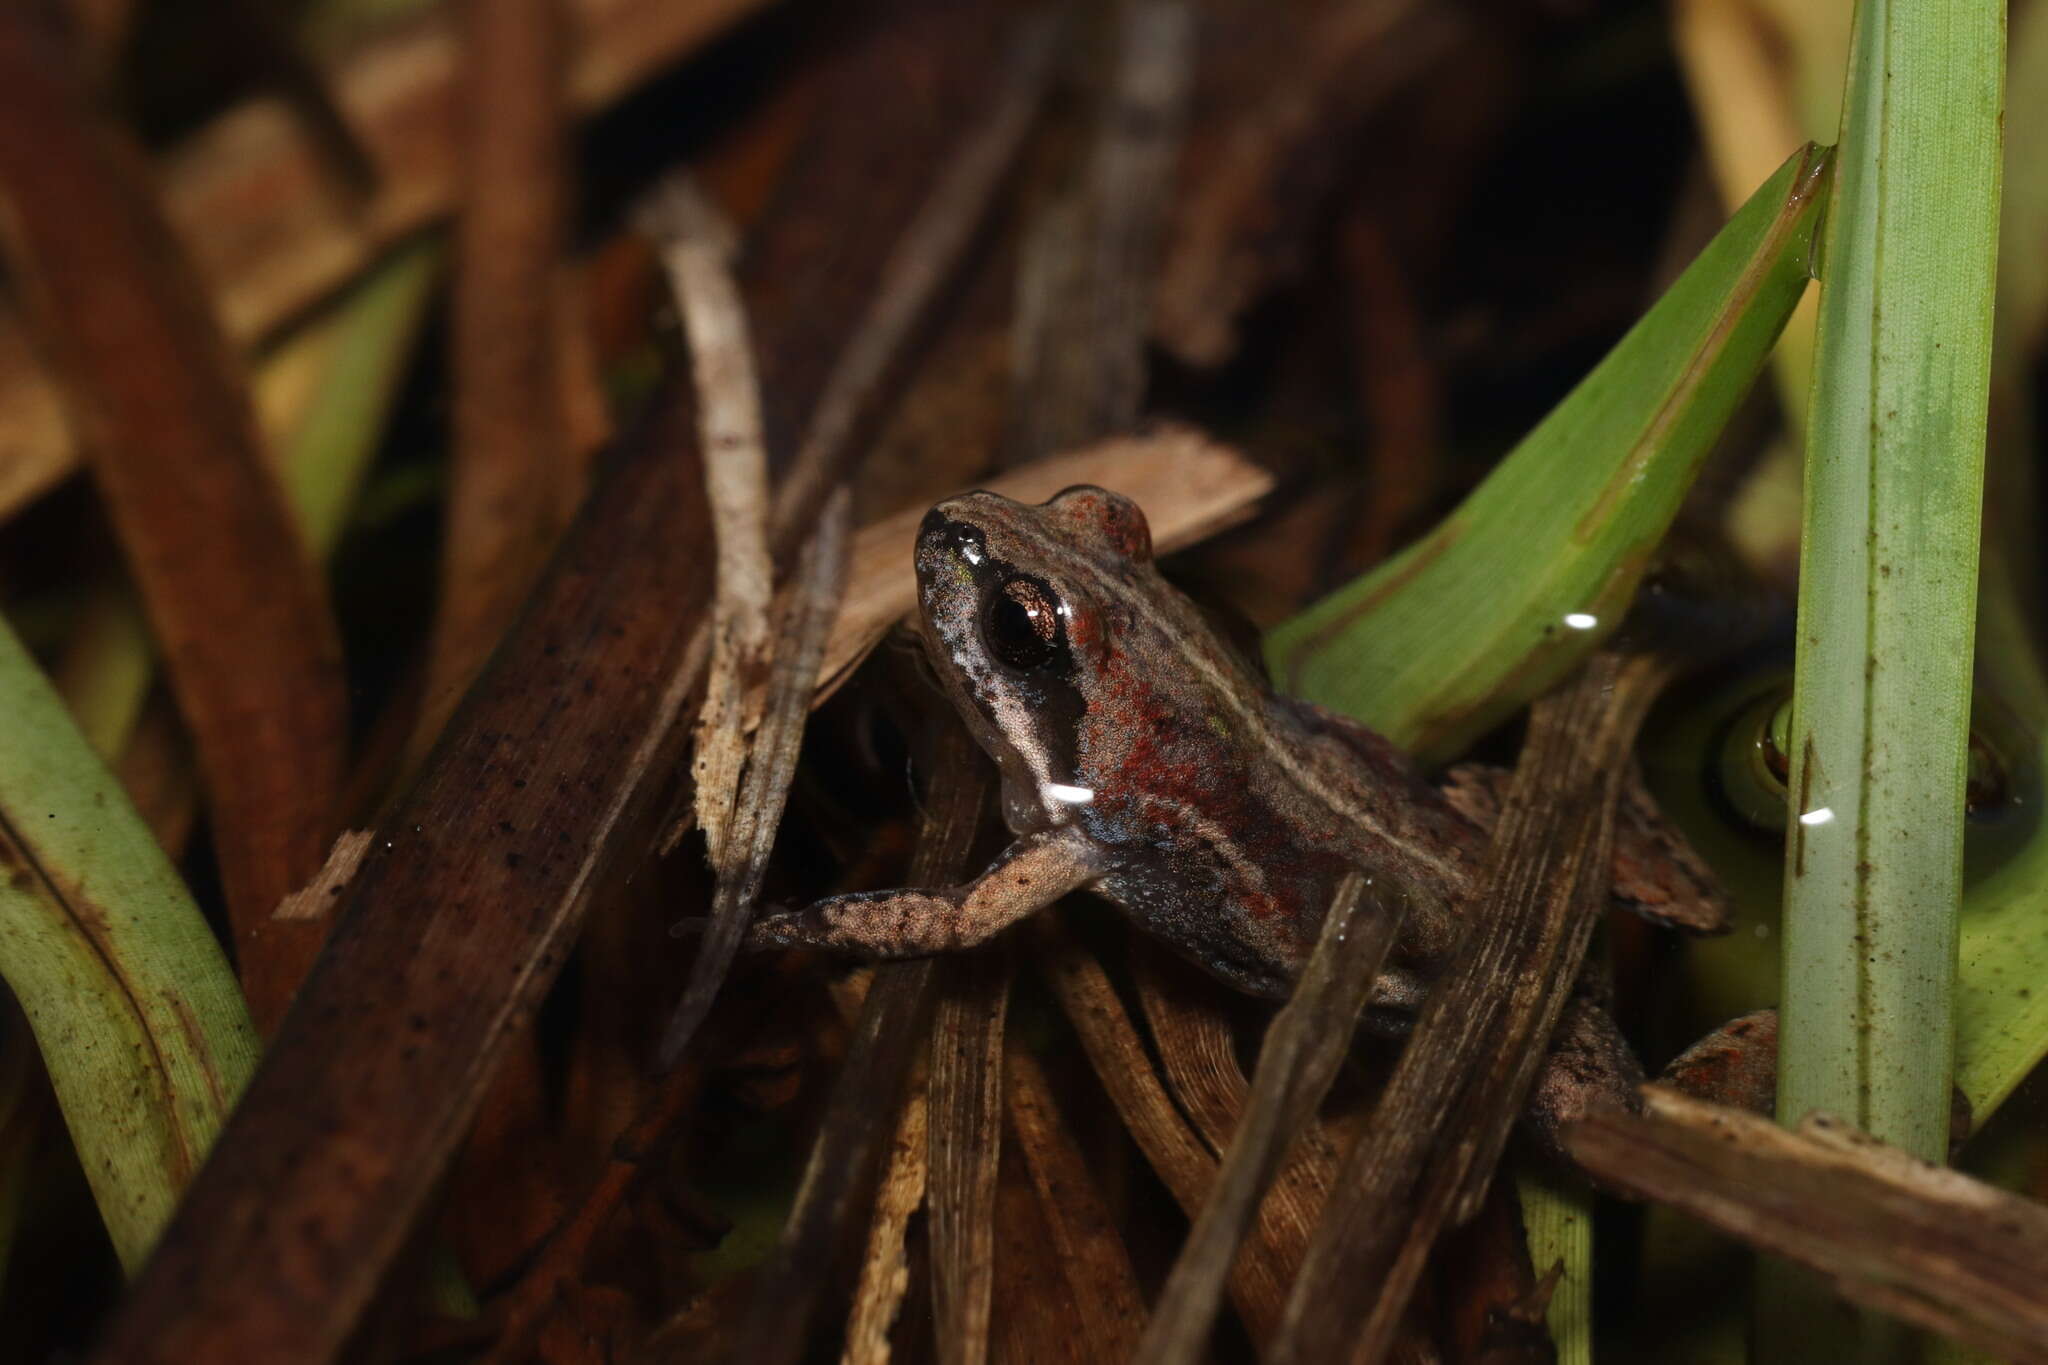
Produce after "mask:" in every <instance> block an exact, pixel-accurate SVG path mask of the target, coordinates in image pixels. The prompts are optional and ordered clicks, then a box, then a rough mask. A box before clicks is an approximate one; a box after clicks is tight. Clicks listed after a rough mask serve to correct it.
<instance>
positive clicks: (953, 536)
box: [917, 503, 987, 564]
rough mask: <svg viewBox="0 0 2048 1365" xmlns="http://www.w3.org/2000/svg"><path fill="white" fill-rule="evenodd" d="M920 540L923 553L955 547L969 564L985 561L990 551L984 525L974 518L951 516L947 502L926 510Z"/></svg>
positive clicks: (919, 544) (932, 552)
mask: <svg viewBox="0 0 2048 1365" xmlns="http://www.w3.org/2000/svg"><path fill="white" fill-rule="evenodd" d="M917 543H918V547H919V551H920V554H935V553H938V554H942V553H944V552H946V551H952V552H954V553H957V554H958V555H959V556H960V557H961V558H963V559H965V560H966V561H967V562H968V563H969V564H979V563H981V561H982V560H983V558H984V557H985V556H986V551H987V541H986V539H985V538H984V537H983V536H982V533H981V528H980V527H979V526H976V525H975V524H974V523H972V522H967V521H960V520H958V519H957V518H954V517H950V516H947V515H946V504H944V503H941V504H940V505H939V506H937V507H934V508H933V509H932V510H931V511H929V512H927V513H925V514H924V523H923V524H922V525H921V526H920V527H919V528H918V532H917Z"/></svg>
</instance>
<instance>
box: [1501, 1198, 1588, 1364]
mask: <svg viewBox="0 0 2048 1365" xmlns="http://www.w3.org/2000/svg"><path fill="white" fill-rule="evenodd" d="M1515 1186H1516V1189H1517V1191H1518V1193H1519V1194H1520V1196H1521V1200H1522V1223H1523V1226H1525V1227H1526V1228H1528V1230H1529V1231H1528V1236H1529V1261H1530V1264H1531V1265H1532V1266H1534V1268H1535V1270H1536V1278H1537V1280H1538V1282H1541V1281H1542V1279H1543V1277H1544V1276H1545V1275H1548V1274H1550V1273H1551V1271H1553V1270H1556V1271H1557V1272H1558V1278H1557V1283H1556V1285H1555V1286H1553V1288H1552V1289H1551V1292H1550V1305H1549V1307H1548V1309H1547V1310H1545V1313H1544V1317H1545V1320H1546V1321H1547V1323H1548V1325H1549V1327H1550V1339H1551V1341H1552V1342H1553V1343H1554V1344H1555V1345H1556V1346H1557V1365H1593V1191H1592V1189H1591V1187H1589V1186H1588V1185H1587V1184H1586V1183H1585V1182H1584V1181H1582V1180H1578V1179H1573V1178H1563V1179H1560V1178H1558V1177H1556V1176H1554V1175H1553V1174H1552V1173H1551V1172H1549V1171H1547V1170H1537V1169H1533V1168H1532V1169H1529V1170H1525V1171H1522V1172H1520V1173H1519V1174H1518V1175H1517V1177H1516V1180H1515Z"/></svg>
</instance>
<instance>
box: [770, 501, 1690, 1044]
mask: <svg viewBox="0 0 2048 1365" xmlns="http://www.w3.org/2000/svg"><path fill="white" fill-rule="evenodd" d="M916 565H917V581H918V594H919V605H920V608H921V612H920V615H921V620H922V625H923V630H924V637H925V644H926V648H927V650H928V652H929V653H930V656H931V658H932V661H933V663H934V664H935V666H936V668H937V671H938V673H939V675H940V677H941V678H942V679H943V680H944V683H945V686H946V689H947V691H948V693H949V694H950V695H951V697H952V700H953V703H954V705H955V706H956V707H957V708H958V709H959V711H960V714H961V715H962V716H963V717H964V718H965V719H966V722H967V724H968V725H969V726H970V727H971V728H972V730H973V732H974V735H975V738H976V739H977V740H978V741H979V743H980V744H981V746H982V748H983V749H985V750H986V751H987V752H988V753H989V755H990V756H991V757H993V758H994V760H995V762H996V764H997V766H998V768H999V769H1000V770H1001V774H1002V793H1003V814H1004V818H1005V820H1006V821H1007V822H1008V824H1009V826H1010V828H1011V830H1012V831H1013V832H1014V833H1015V834H1016V835H1017V839H1016V842H1015V843H1013V844H1011V845H1010V847H1009V848H1008V849H1006V850H1005V851H1004V852H1003V853H1002V854H1001V856H999V857H998V858H997V859H996V861H995V862H994V863H993V864H992V865H991V866H990V867H989V868H988V869H987V870H986V871H985V872H983V873H982V875H981V876H980V877H978V878H977V879H975V880H974V881H973V882H971V883H968V884H967V885H965V886H959V887H950V888H942V889H915V888H914V889H908V890H897V891H882V892H869V893H859V894H854V895H847V896H837V897H833V898H832V899H829V900H825V901H820V902H818V903H817V904H815V905H812V906H809V907H807V908H805V909H802V910H798V911H794V912H791V913H787V914H781V915H774V916H770V917H768V918H766V919H763V920H761V921H759V922H758V923H756V924H755V925H754V927H753V929H752V931H751V932H750V935H749V946H751V947H757V948H765V947H773V946H809V947H819V948H825V949H831V950H836V951H839V952H844V953H849V954H853V955H857V956H862V957H869V958H888V957H908V956H918V955H922V954H927V953H933V952H941V951H945V950H948V949H953V948H960V947H966V946H969V945H972V944H975V943H979V942H982V941H983V940H985V939H987V938H989V937H990V936H991V935H993V934H995V933H997V932H998V931H999V930H1001V929H1003V928H1004V927H1006V926H1008V925H1010V924H1012V923H1015V922H1016V921H1017V920H1019V919H1021V918H1023V917H1024V916H1026V915H1029V914H1031V913H1032V912H1033V911H1036V910H1038V909H1040V908H1042V907H1044V906H1046V905H1049V904H1051V903H1052V902H1053V901H1055V900H1057V899H1059V898H1060V897H1061V896H1063V895H1065V894H1066V893H1067V892H1069V891H1072V890H1075V889H1077V888H1081V887H1086V888H1088V889H1089V890H1091V891H1093V892H1095V893H1096V894H1097V895H1100V896H1102V897H1104V898H1105V899H1107V900H1109V901H1110V902H1112V903H1113V904H1115V905H1117V906H1118V907H1120V908H1121V909H1122V910H1123V912H1124V913H1125V914H1126V915H1128V916H1129V917H1130V918H1131V920H1132V921H1133V922H1134V923H1136V924H1137V925H1138V926H1139V927H1140V928H1142V929H1144V930H1145V931H1146V932H1148V933H1150V934H1153V935H1155V936H1156V937H1158V938H1159V939H1161V940H1163V941H1164V942H1166V943H1167V944H1169V945H1171V946H1172V947H1173V948H1174V949H1175V950H1177V951H1178V952H1179V953H1181V954H1182V955H1183V956H1185V957H1187V958H1188V959H1190V960H1191V961H1193V962H1195V963H1196V964H1198V965H1200V966H1201V967H1203V968H1204V969H1206V970H1207V971H1209V972H1211V973H1213V974H1214V975H1215V976H1217V977H1219V978H1221V979H1222V980H1224V981H1226V982H1228V983H1229V984H1231V985H1233V986H1235V987H1237V988H1238V989H1240V990H1243V991H1247V992H1250V993H1252V994H1255V995H1263V996H1284V995H1285V994H1287V992H1288V990H1289V989H1290V987H1291V985H1292V983H1293V981H1294V980H1295V978H1296V977H1297V976H1298V975H1299V973H1300V970H1301V967H1302V964H1303V963H1304V961H1305V960H1306V958H1307V955H1308V953H1309V950H1310V949H1311V948H1312V947H1313V945H1314V942H1315V937H1316V932H1317V929H1318V927H1319V925H1320V923H1321V920H1322V917H1323V914H1324V910H1325V907H1326V906H1328V904H1329V902H1330V899H1331V897H1332V895H1333V893H1334V892H1335V889H1336V886H1337V883H1338V882H1339V881H1340V880H1341V879H1342V877H1343V876H1344V874H1345V871H1346V869H1347V868H1349V867H1353V866H1356V867H1359V868H1362V869H1364V870H1365V871H1366V872H1367V874H1368V875H1370V876H1374V877H1383V878H1386V879H1389V880H1391V881H1392V882H1394V883H1395V884H1397V885H1399V886H1403V887H1409V888H1419V889H1420V890H1421V891H1423V892H1424V893H1425V894H1423V895H1421V896H1417V897H1411V898H1410V909H1409V913H1408V916H1407V919H1406V922H1405V923H1404V926H1403V930H1402V934H1401V939H1400V942H1399V944H1398V946H1397V949H1396V952H1395V956H1394V961H1393V963H1392V964H1391V966H1390V968H1389V970H1388V971H1387V972H1386V973H1385V974H1384V975H1383V976H1382V978H1381V980H1380V981H1379V982H1378V983H1377V986H1376V990H1375V1000H1374V1003H1375V1005H1376V1006H1377V1007H1379V1010H1381V1011H1384V1010H1387V1009H1393V1010H1397V1011H1403V1012H1405V1011H1406V1010H1407V1009H1410V1008H1412V1007H1413V1006H1414V1005H1415V1004H1417V1003H1419V998H1420V995H1421V992H1422V990H1423V989H1424V983H1425V982H1426V981H1427V980H1428V979H1429V978H1430V977H1431V976H1432V975H1433V969H1434V968H1436V967H1437V966H1438V965H1439V964H1440V963H1441V962H1442V960H1443V959H1444V957H1445V956H1446V955H1447V954H1448V952H1449V950H1450V948H1451V947H1452V946H1453V943H1454V941H1455V938H1456V933H1455V927H1456V916H1457V914H1458V912H1459V908H1460V907H1461V905H1462V903H1463V902H1464V901H1465V900H1466V898H1467V895H1468V893H1469V891H1470V889H1471V887H1472V885H1473V884H1474V881H1475V879H1476V877H1477V873H1478V870H1479V862H1480V859H1481V857H1482V856H1483V854H1484V851H1485V846H1486V839H1487V829H1486V825H1485V823H1482V821H1485V820H1486V817H1487V815H1488V813H1489V811H1490V808H1491V804H1492V803H1491V799H1490V796H1491V794H1490V793H1489V792H1488V791H1487V781H1486V779H1485V778H1483V777H1474V776H1473V775H1472V774H1471V773H1469V772H1468V773H1467V774H1465V775H1463V777H1462V778H1460V779H1459V780H1455V781H1454V782H1453V783H1452V784H1451V787H1450V794H1448V795H1447V794H1446V792H1445V791H1440V790H1439V789H1438V788H1437V787H1435V786H1432V785H1431V784H1430V783H1429V782H1427V781H1425V780H1424V779H1423V778H1422V777H1421V775H1420V774H1419V773H1418V772H1417V771H1416V770H1415V769H1414V767H1413V766H1412V765H1411V764H1410V762H1409V761H1408V759H1407V758H1406V757H1405V756H1404V755H1403V754H1402V753H1401V752H1400V751H1399V750H1397V749H1396V748H1395V747H1394V746H1393V745H1392V744H1390V743H1389V742H1387V741H1386V740H1384V739H1382V738H1380V737H1379V736H1377V735H1375V734H1373V733H1372V732H1370V731H1368V730H1366V729H1364V728H1363V727H1361V726H1358V725H1356V724H1353V723H1351V722H1349V721H1346V720H1344V719H1342V718H1340V717H1337V716H1334V715H1332V714H1330V713H1328V712H1325V711H1322V710H1320V709H1318V708H1316V707H1314V706H1311V705H1309V704H1307V703H1305V702H1300V701H1295V700H1292V699H1289V698H1285V697H1281V696H1276V695H1275V694H1274V693H1273V692H1272V691H1271V690H1270V689H1269V688H1268V687H1267V685H1266V681H1265V679H1264V678H1263V677H1262V676H1260V674H1259V673H1258V672H1257V670H1256V669H1255V668H1254V667H1253V666H1252V665H1250V664H1249V663H1248V662H1246V661H1245V659H1244V658H1243V657H1242V656H1241V655H1240V654H1239V653H1238V652H1237V651H1236V650H1235V649H1234V648H1233V647H1232V646H1231V645H1229V644H1228V643H1227V642H1226V641H1225V640H1224V639H1223V638H1222V637H1221V636H1220V635H1219V634H1218V633H1217V631H1216V630H1215V628H1214V627H1213V626H1211V625H1210V623H1209V621H1208V620H1207V619H1206V618H1205V617H1204V615H1203V614H1202V613H1201V611H1200V610H1199V609H1198V608H1197V607H1196V606H1195V605H1194V604H1193V603H1192V602H1190V601H1189V600H1188V599H1187V598H1186V597H1184V596H1182V595H1181V593H1179V592H1178V591H1177V590H1175V589H1174V588H1173V587H1172V586H1170V585H1169V584H1168V583H1167V582H1166V580H1165V579H1164V578H1163V577H1162V576H1161V575H1160V573H1159V571H1158V569H1157V568H1156V567H1155V566H1154V564H1153V562H1152V546H1151V533H1150V530H1149V528H1148V527H1147V525H1146V522H1145V517H1144V514H1143V513H1142V512H1140V511H1139V510H1138V508H1137V506H1136V505H1135V504H1133V503H1132V502H1130V501H1129V500H1128V499H1126V498H1123V497H1121V496H1119V495H1117V494H1115V493H1111V492H1107V491H1105V490H1103V489H1100V488H1094V487H1088V486H1081V487H1075V488H1070V489H1067V490H1066V491H1065V492H1063V493H1060V494H1058V495H1057V496H1055V497H1054V498H1052V499H1051V500H1050V501H1048V502H1046V503H1044V504H1042V505H1039V506H1027V505H1025V504H1022V503H1017V502H1013V501H1011V500H1010V499H1008V498H1005V497H1002V496H1000V495H997V494H994V493H987V492H977V493H970V494H967V495H965V496H963V497H958V498H954V499H951V500H950V501H947V502H943V503H940V504H939V505H938V506H937V507H935V508H933V509H932V511H931V512H930V514H929V515H927V516H926V517H925V519H924V524H923V526H922V528H921V529H920V531H919V534H918V540H917V550H916ZM1636 823H1638V824H1639V823H1640V822H1636ZM1630 828H1631V822H1630V821H1629V820H1628V819H1626V818H1624V820H1623V821H1622V822H1621V837H1620V838H1619V839H1618V841H1617V842H1618V855H1617V860H1618V863H1619V864H1620V865H1621V867H1622V869H1623V873H1624V879H1625V880H1632V881H1633V882H1636V883H1640V882H1641V881H1642V876H1641V875H1640V874H1641V868H1642V866H1643V865H1644V863H1645V862H1646V861H1654V855H1652V857H1651V858H1650V859H1647V860H1646V859H1645V857H1644V856H1643V854H1642V853H1641V850H1640V849H1639V848H1632V847H1630V843H1631V841H1630V838H1629V830H1630ZM1660 894H1662V893H1661V892H1657V893H1654V894H1653V895H1652V899H1655V898H1656V896H1657V895H1660ZM1681 894H1690V891H1689V890H1688V891H1686V892H1682V893H1681ZM1637 908H1642V907H1641V905H1638V906H1637Z"/></svg>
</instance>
